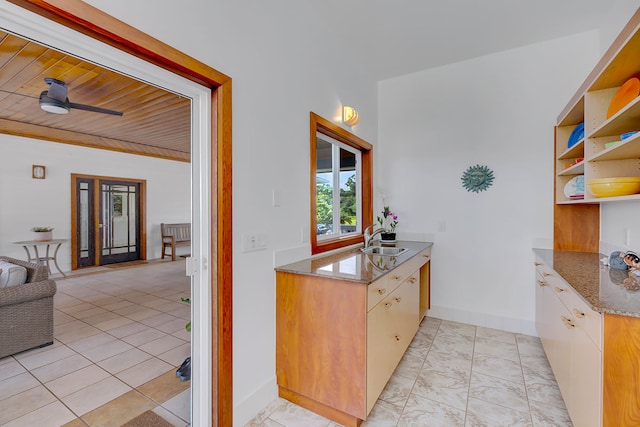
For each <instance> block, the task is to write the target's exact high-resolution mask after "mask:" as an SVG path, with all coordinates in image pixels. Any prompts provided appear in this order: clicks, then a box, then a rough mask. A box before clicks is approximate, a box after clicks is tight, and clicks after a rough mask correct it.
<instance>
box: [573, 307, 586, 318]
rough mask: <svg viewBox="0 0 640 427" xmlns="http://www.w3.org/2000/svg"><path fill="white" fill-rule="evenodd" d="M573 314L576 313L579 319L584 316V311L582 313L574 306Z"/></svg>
mask: <svg viewBox="0 0 640 427" xmlns="http://www.w3.org/2000/svg"><path fill="white" fill-rule="evenodd" d="M573 314H575V315H576V317H578V318H580V319H582V318H583V317H584V313H583V312H581V311H580V310H578V309H577V308H574V309H573Z"/></svg>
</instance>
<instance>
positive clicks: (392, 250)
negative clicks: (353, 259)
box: [362, 246, 407, 256]
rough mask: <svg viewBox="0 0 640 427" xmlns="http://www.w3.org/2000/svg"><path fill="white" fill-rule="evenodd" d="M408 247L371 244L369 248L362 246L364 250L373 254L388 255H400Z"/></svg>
mask: <svg viewBox="0 0 640 427" xmlns="http://www.w3.org/2000/svg"><path fill="white" fill-rule="evenodd" d="M406 250H407V248H397V247H387V246H369V247H368V248H362V252H364V253H365V254H371V255H387V256H398V255H400V254H402V253H404V252H405V251H406Z"/></svg>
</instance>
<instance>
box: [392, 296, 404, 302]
mask: <svg viewBox="0 0 640 427" xmlns="http://www.w3.org/2000/svg"><path fill="white" fill-rule="evenodd" d="M394 300H396V302H400V301H402V298H400V297H395V298H394Z"/></svg>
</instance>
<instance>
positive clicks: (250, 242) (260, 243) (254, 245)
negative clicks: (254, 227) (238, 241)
mask: <svg viewBox="0 0 640 427" xmlns="http://www.w3.org/2000/svg"><path fill="white" fill-rule="evenodd" d="M266 248H267V234H266V233H245V234H243V235H242V251H243V252H253V251H261V250H264V249H266Z"/></svg>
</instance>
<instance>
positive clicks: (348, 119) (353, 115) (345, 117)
mask: <svg viewBox="0 0 640 427" xmlns="http://www.w3.org/2000/svg"><path fill="white" fill-rule="evenodd" d="M359 121H360V117H359V116H358V112H357V111H356V109H355V108H353V107H349V106H348V105H345V106H343V107H342V123H344V124H345V125H347V126H355V125H357V124H358V122H359Z"/></svg>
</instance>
